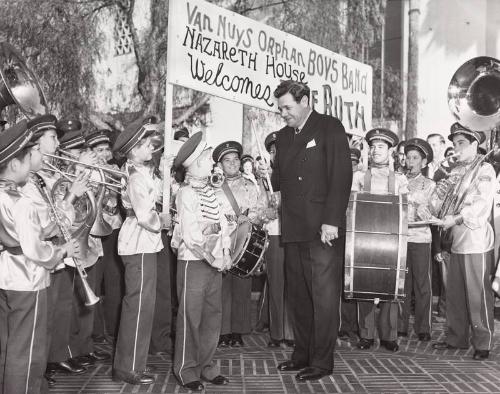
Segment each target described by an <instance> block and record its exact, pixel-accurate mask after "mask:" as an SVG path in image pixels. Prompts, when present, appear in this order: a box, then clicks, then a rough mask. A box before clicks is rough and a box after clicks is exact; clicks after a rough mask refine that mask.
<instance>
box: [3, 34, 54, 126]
mask: <svg viewBox="0 0 500 394" xmlns="http://www.w3.org/2000/svg"><path fill="white" fill-rule="evenodd" d="M9 105H16V106H17V107H18V108H19V110H20V111H21V112H22V113H23V114H24V116H26V117H27V118H28V119H31V118H34V117H36V116H38V115H43V114H46V113H47V100H46V98H45V95H44V93H43V90H42V88H41V86H40V83H39V81H38V78H37V77H36V75H35V73H34V72H33V71H32V70H30V69H29V68H28V66H27V65H26V62H25V60H24V59H23V58H22V56H21V55H20V53H19V52H18V51H17V50H16V49H15V48H14V47H13V46H12V45H10V44H8V43H6V42H0V113H1V112H2V110H3V109H4V108H5V107H7V106H9Z"/></svg>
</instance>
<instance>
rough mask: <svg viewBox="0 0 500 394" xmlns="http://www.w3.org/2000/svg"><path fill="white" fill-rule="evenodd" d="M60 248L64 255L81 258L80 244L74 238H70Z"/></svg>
mask: <svg viewBox="0 0 500 394" xmlns="http://www.w3.org/2000/svg"><path fill="white" fill-rule="evenodd" d="M62 248H63V249H64V250H65V251H66V257H74V258H76V259H78V258H81V257H82V256H81V250H80V245H79V243H78V241H77V240H76V239H73V238H71V239H70V240H69V241H68V242H66V243H65V244H64V245H63V246H62Z"/></svg>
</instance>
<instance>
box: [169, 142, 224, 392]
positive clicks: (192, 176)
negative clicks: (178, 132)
mask: <svg viewBox="0 0 500 394" xmlns="http://www.w3.org/2000/svg"><path fill="white" fill-rule="evenodd" d="M211 153H212V152H211V148H210V147H208V146H207V143H206V142H205V141H202V133H196V134H194V135H193V136H192V137H191V138H190V139H189V140H188V141H187V142H185V143H184V145H183V146H182V147H181V149H180V150H179V153H178V155H177V157H176V158H175V161H174V167H175V168H176V173H177V180H178V181H183V183H182V185H181V187H180V189H179V191H178V192H177V197H176V207H177V219H178V224H176V226H175V228H174V234H173V237H172V247H173V248H174V249H176V250H177V251H178V254H177V258H178V267H177V295H178V298H179V310H178V315H177V330H176V338H175V354H174V373H175V375H176V376H177V378H178V379H179V381H180V382H181V384H182V385H183V386H184V387H185V388H188V389H190V390H192V391H201V390H203V388H204V386H203V384H202V383H201V381H200V380H202V379H203V380H206V381H208V382H210V383H212V384H216V385H224V384H227V383H228V379H227V378H226V377H224V376H222V375H220V374H219V369H218V367H217V366H216V365H215V364H214V362H213V360H212V358H213V356H214V354H215V350H216V348H217V341H218V338H219V332H220V327H221V315H222V300H221V289H222V274H221V271H223V270H225V269H228V268H230V267H231V256H230V255H229V248H230V245H231V240H230V237H229V228H228V224H227V220H226V217H225V216H224V214H223V212H222V209H221V208H222V204H221V201H220V200H219V199H218V197H217V196H216V193H215V191H214V189H213V187H212V186H211V185H210V184H209V177H210V174H211V171H212V166H213V162H212V158H211ZM182 178H185V179H182Z"/></svg>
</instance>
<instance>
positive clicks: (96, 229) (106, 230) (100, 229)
mask: <svg viewBox="0 0 500 394" xmlns="http://www.w3.org/2000/svg"><path fill="white" fill-rule="evenodd" d="M99 175H100V176H101V179H104V171H103V170H99ZM103 183H106V182H100V185H99V191H98V192H97V202H96V205H97V213H96V219H95V221H94V225H93V226H92V228H91V229H90V234H91V235H93V236H94V237H106V236H107V235H109V234H111V233H112V232H113V229H112V228H111V226H110V225H109V223H108V222H107V221H105V220H104V217H103V215H102V204H103V201H104V195H105V194H106V186H105V185H104V184H103Z"/></svg>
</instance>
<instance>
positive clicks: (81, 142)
mask: <svg viewBox="0 0 500 394" xmlns="http://www.w3.org/2000/svg"><path fill="white" fill-rule="evenodd" d="M84 146H85V137H84V136H83V134H82V131H81V130H73V131H68V132H66V133H64V135H63V136H62V137H61V138H59V147H60V148H61V149H81V148H83V147H84Z"/></svg>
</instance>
